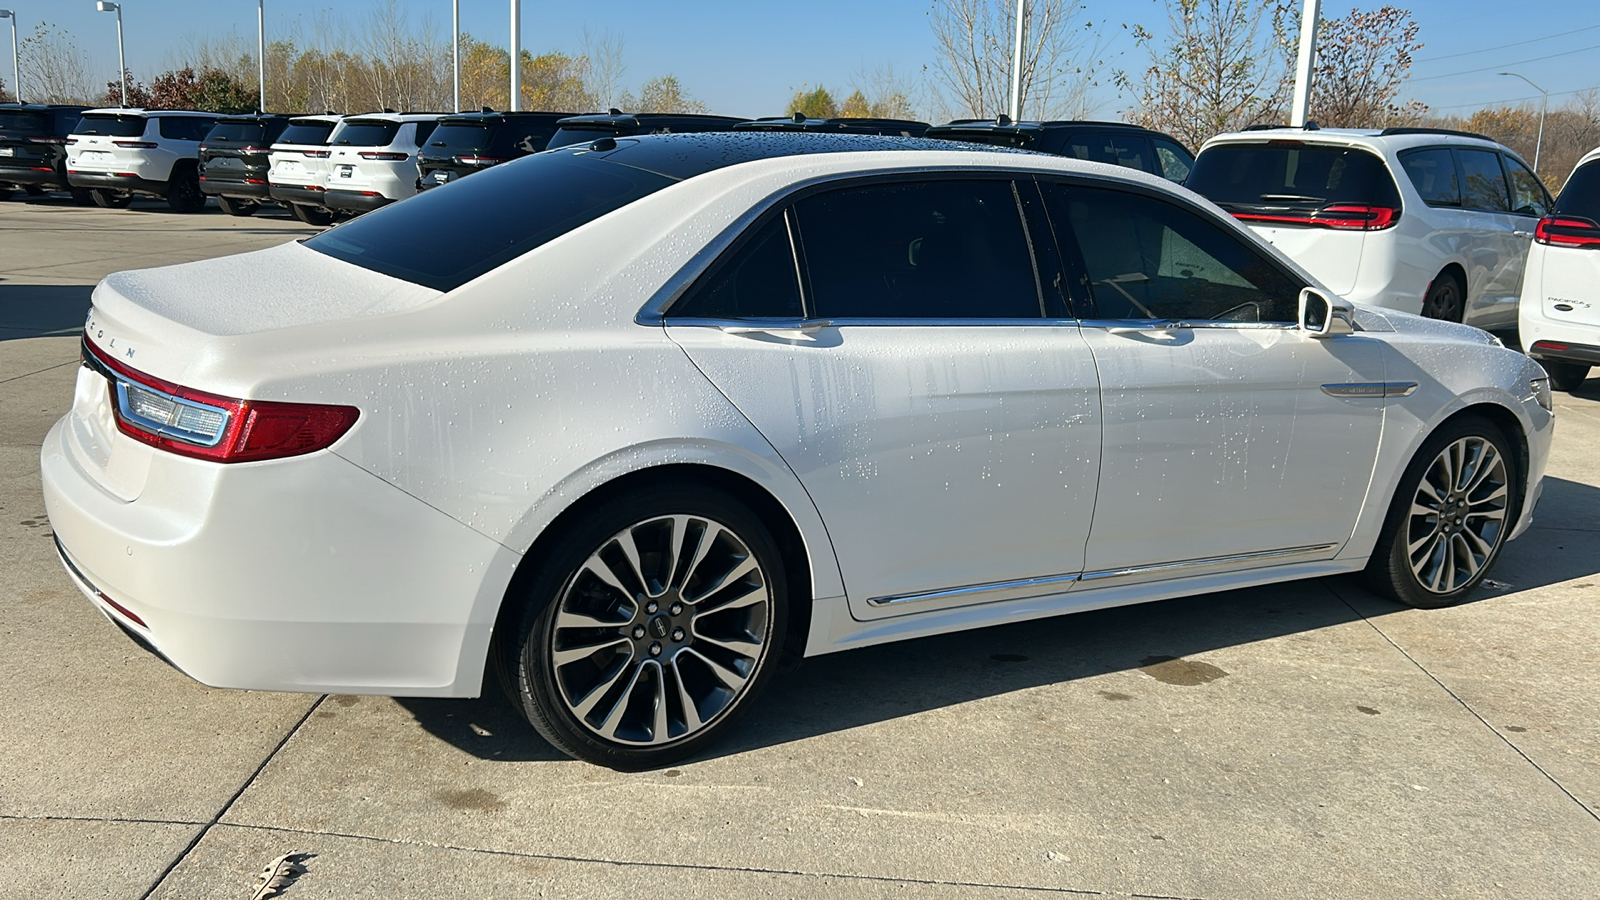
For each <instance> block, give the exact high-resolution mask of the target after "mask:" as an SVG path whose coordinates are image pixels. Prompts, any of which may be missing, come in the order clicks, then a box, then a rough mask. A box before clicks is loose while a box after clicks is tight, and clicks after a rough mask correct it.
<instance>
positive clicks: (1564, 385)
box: [1539, 359, 1589, 393]
mask: <svg viewBox="0 0 1600 900" xmlns="http://www.w3.org/2000/svg"><path fill="white" fill-rule="evenodd" d="M1539 365H1541V366H1544V370H1545V372H1546V373H1547V374H1549V376H1550V386H1551V387H1553V388H1555V389H1556V390H1558V391H1566V392H1568V393H1571V392H1572V391H1575V390H1577V389H1578V388H1581V387H1583V383H1584V381H1586V380H1588V378H1589V365H1588V363H1577V362H1565V361H1562V360H1554V359H1545V360H1540V361H1539Z"/></svg>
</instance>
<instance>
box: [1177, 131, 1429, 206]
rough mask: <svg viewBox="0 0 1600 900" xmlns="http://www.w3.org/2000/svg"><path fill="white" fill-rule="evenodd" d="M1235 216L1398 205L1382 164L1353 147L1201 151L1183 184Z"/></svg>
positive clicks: (1287, 144)
mask: <svg viewBox="0 0 1600 900" xmlns="http://www.w3.org/2000/svg"><path fill="white" fill-rule="evenodd" d="M1185 184H1186V185H1187V186H1188V187H1189V189H1190V190H1193V191H1194V192H1196V193H1198V194H1200V195H1201V196H1203V197H1205V198H1206V199H1208V200H1210V201H1211V202H1213V203H1216V204H1217V205H1219V206H1222V207H1224V208H1227V209H1231V210H1235V211H1247V212H1265V211H1269V210H1273V209H1291V210H1310V209H1317V208H1320V207H1323V206H1326V205H1328V204H1332V203H1340V204H1344V203H1349V204H1359V205H1362V206H1388V207H1396V206H1399V205H1400V195H1399V192H1398V191H1397V190H1396V189H1395V186H1394V179H1393V178H1391V177H1390V176H1389V169H1388V167H1387V166H1386V165H1384V162H1383V159H1382V158H1381V157H1378V156H1376V155H1374V154H1372V153H1368V152H1367V151H1365V150H1358V149H1356V148H1354V147H1335V146H1329V145H1317V144H1307V143H1303V142H1301V141H1268V142H1266V143H1262V144H1219V145H1217V146H1214V147H1210V148H1207V149H1206V150H1203V151H1201V153H1200V156H1199V157H1198V158H1197V159H1196V160H1195V162H1194V170H1193V171H1192V172H1190V173H1189V180H1188V181H1187V182H1185Z"/></svg>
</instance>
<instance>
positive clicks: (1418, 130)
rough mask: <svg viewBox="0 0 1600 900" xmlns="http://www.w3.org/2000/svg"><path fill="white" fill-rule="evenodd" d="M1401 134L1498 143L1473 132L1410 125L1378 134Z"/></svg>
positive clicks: (1382, 135) (1385, 135)
mask: <svg viewBox="0 0 1600 900" xmlns="http://www.w3.org/2000/svg"><path fill="white" fill-rule="evenodd" d="M1401 134H1448V135H1451V136H1452V137H1465V138H1477V139H1478V140H1480V141H1488V142H1490V143H1497V142H1496V141H1495V139H1494V138H1492V137H1489V136H1488V135H1486V134H1478V133H1476V132H1472V131H1457V130H1456V129H1454V128H1424V127H1423V126H1421V125H1408V126H1405V127H1402V128H1385V129H1384V130H1383V131H1380V132H1379V133H1378V136H1379V137H1391V136H1393V135H1401Z"/></svg>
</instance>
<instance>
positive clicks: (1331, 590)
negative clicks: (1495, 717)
mask: <svg viewBox="0 0 1600 900" xmlns="http://www.w3.org/2000/svg"><path fill="white" fill-rule="evenodd" d="M1574 530H1576V529H1574ZM1324 584H1325V585H1326V587H1327V589H1328V592H1329V593H1331V594H1333V596H1335V597H1337V598H1338V599H1339V601H1340V602H1342V603H1343V604H1344V605H1345V606H1348V607H1350V611H1351V612H1353V613H1355V614H1356V615H1358V616H1360V617H1361V621H1363V622H1365V623H1367V625H1368V627H1370V628H1371V629H1372V630H1373V631H1375V632H1377V633H1378V636H1379V637H1381V638H1383V639H1384V640H1385V641H1386V642H1388V644H1389V646H1391V647H1393V648H1394V649H1395V650H1396V651H1398V652H1399V653H1400V655H1401V656H1404V657H1405V658H1406V659H1407V660H1408V661H1410V663H1411V664H1412V665H1413V666H1416V667H1417V671H1419V672H1421V673H1422V674H1424V675H1426V676H1428V679H1429V680H1430V681H1432V682H1433V683H1434V684H1436V685H1438V686H1439V689H1440V690H1442V691H1444V692H1445V693H1446V694H1449V695H1450V699H1452V700H1454V701H1455V702H1457V703H1459V704H1461V708H1462V709H1464V710H1466V711H1467V713H1468V714H1469V715H1471V716H1472V717H1473V718H1474V719H1477V720H1478V722H1479V723H1481V724H1482V725H1483V727H1484V728H1487V729H1488V730H1489V733H1490V734H1493V735H1494V736H1495V737H1497V738H1499V739H1500V741H1501V742H1502V743H1504V744H1505V745H1506V746H1507V747H1510V748H1511V751H1512V752H1513V753H1515V754H1517V755H1518V756H1520V757H1522V760H1523V761H1524V762H1526V763H1527V764H1528V765H1530V766H1532V767H1533V768H1534V771H1536V772H1538V773H1539V774H1540V775H1543V776H1544V777H1545V779H1546V780H1547V781H1549V782H1550V783H1551V784H1553V785H1555V787H1556V790H1558V791H1560V792H1561V793H1563V794H1565V795H1567V799H1569V800H1571V801H1572V802H1573V803H1576V804H1577V805H1578V808H1579V809H1581V810H1583V811H1584V812H1586V813H1588V814H1589V816H1590V817H1591V818H1593V819H1594V820H1595V821H1596V822H1600V813H1597V812H1595V810H1594V809H1592V808H1591V807H1590V806H1589V805H1588V804H1587V803H1584V802H1583V801H1582V800H1579V799H1578V797H1577V795H1575V794H1573V793H1572V792H1571V791H1569V790H1567V786H1566V785H1564V784H1562V783H1561V782H1560V781H1558V780H1556V777H1555V776H1554V775H1551V774H1550V773H1549V772H1548V771H1546V770H1545V768H1544V766H1541V765H1539V764H1538V763H1537V762H1534V760H1533V757H1531V756H1529V755H1528V754H1526V753H1524V752H1523V751H1522V748H1521V747H1518V746H1517V745H1516V744H1514V743H1512V742H1511V739H1510V738H1508V737H1506V736H1505V734H1504V733H1502V732H1501V731H1500V729H1498V728H1496V727H1494V725H1492V724H1491V723H1490V722H1489V720H1488V719H1485V718H1484V717H1483V716H1482V715H1481V714H1479V712H1478V711H1477V710H1475V709H1473V708H1472V704H1470V703H1468V702H1467V701H1465V700H1463V699H1462V698H1461V696H1460V695H1459V694H1457V693H1456V692H1455V691H1452V690H1450V686H1449V685H1447V684H1445V683H1444V682H1443V681H1441V680H1440V679H1439V676H1437V675H1435V674H1433V673H1432V672H1430V671H1428V667H1427V666H1424V665H1423V664H1422V663H1421V662H1420V661H1418V660H1417V658H1416V657H1414V656H1412V655H1411V654H1410V653H1408V652H1406V648H1404V647H1402V646H1400V645H1399V644H1398V643H1396V642H1395V640H1394V638H1391V637H1389V635H1388V634H1387V633H1385V632H1384V630H1383V629H1382V628H1379V627H1378V623H1376V622H1374V621H1372V619H1371V618H1369V617H1368V616H1367V615H1366V613H1363V612H1362V611H1361V610H1359V609H1357V608H1356V606H1355V604H1354V603H1351V602H1350V601H1349V600H1347V599H1345V597H1344V595H1343V594H1341V593H1339V590H1338V588H1336V587H1334V586H1333V585H1332V584H1327V583H1326V582H1324Z"/></svg>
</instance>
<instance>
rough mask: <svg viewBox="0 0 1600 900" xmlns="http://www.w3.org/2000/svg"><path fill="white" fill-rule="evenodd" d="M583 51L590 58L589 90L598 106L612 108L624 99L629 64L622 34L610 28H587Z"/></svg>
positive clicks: (586, 57) (584, 55)
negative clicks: (598, 29)
mask: <svg viewBox="0 0 1600 900" xmlns="http://www.w3.org/2000/svg"><path fill="white" fill-rule="evenodd" d="M580 46H581V48H582V49H581V55H582V56H583V57H584V58H585V59H587V60H588V61H589V69H588V76H589V80H588V85H587V88H588V92H589V94H590V96H592V97H593V98H594V102H595V106H596V107H598V108H600V109H608V108H610V107H614V106H618V105H619V104H618V102H617V101H619V100H621V99H622V75H623V73H625V72H627V71H628V67H627V66H626V65H624V64H623V62H622V37H621V36H620V35H618V34H615V33H613V32H611V31H610V30H606V31H601V32H598V33H597V32H591V31H590V30H589V29H588V28H585V29H583V41H582V43H581V45H580Z"/></svg>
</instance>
